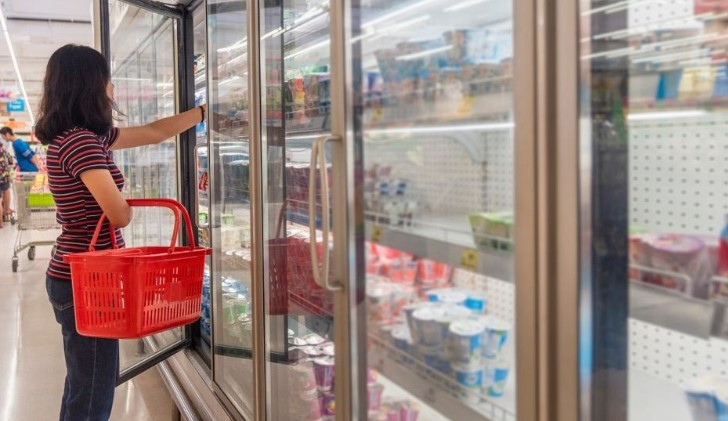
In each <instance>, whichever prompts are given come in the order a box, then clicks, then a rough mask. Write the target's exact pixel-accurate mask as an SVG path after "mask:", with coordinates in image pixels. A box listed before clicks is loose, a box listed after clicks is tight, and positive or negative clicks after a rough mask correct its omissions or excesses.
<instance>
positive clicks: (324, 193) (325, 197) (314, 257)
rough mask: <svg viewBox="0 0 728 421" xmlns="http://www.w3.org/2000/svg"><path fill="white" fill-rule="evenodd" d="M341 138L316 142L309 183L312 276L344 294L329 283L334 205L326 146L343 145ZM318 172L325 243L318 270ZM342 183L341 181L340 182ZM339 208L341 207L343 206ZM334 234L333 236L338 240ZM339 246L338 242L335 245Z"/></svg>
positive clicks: (313, 149) (312, 151) (322, 286)
mask: <svg viewBox="0 0 728 421" xmlns="http://www.w3.org/2000/svg"><path fill="white" fill-rule="evenodd" d="M341 140H342V139H341V138H340V137H338V136H334V135H325V136H321V137H319V138H318V139H316V140H315V141H314V142H313V146H312V147H311V165H310V168H309V182H308V229H309V239H310V244H309V247H310V251H311V266H312V267H313V277H314V280H315V281H316V283H317V284H318V285H319V286H320V287H321V288H323V289H326V290H329V291H332V292H333V291H342V290H343V289H344V288H343V286H341V285H335V284H333V283H332V282H330V276H329V273H330V259H329V254H330V253H329V252H330V241H329V237H330V236H331V221H330V219H331V206H330V191H329V176H328V172H327V169H326V164H327V163H326V143H328V142H341ZM316 170H318V177H319V178H318V179H319V181H320V183H321V231H322V236H323V241H322V243H323V244H322V245H323V247H322V252H321V254H322V256H321V260H322V262H321V263H322V264H321V267H319V259H318V253H317V250H316V233H317V230H316V215H317V212H316V181H317V178H316V172H317V171H316ZM339 182H341V181H339ZM339 206H342V205H341V204H340V205H339ZM335 234H336V233H334V237H336V235H335ZM334 247H336V243H334Z"/></svg>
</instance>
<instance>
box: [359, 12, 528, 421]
mask: <svg viewBox="0 0 728 421" xmlns="http://www.w3.org/2000/svg"><path fill="white" fill-rule="evenodd" d="M486 4H487V5H486ZM486 7H487V13H486V12H485V8H486ZM358 14H359V16H360V17H361V30H360V32H358V33H355V34H354V38H353V42H354V43H355V44H356V47H357V48H360V51H361V61H360V62H357V64H360V66H361V67H360V68H359V69H357V70H359V71H360V72H361V81H362V82H361V87H360V89H361V94H362V97H363V98H364V111H363V140H364V171H365V174H364V183H363V189H364V204H365V214H366V220H367V233H368V238H367V240H368V241H367V244H366V251H367V256H366V305H367V317H368V319H367V325H368V328H367V333H368V340H369V346H368V357H367V358H368V362H369V380H368V384H367V385H366V387H367V392H368V393H367V396H368V410H369V414H370V419H372V420H380V419H386V420H391V419H394V420H409V419H413V418H412V417H415V416H417V417H418V418H419V419H426V420H445V419H452V420H466V419H467V420H486V419H488V420H490V419H497V420H515V417H516V415H515V401H516V396H515V390H516V386H515V370H516V366H515V333H514V331H513V328H514V326H515V321H514V317H515V311H514V307H515V303H514V295H513V292H514V286H513V258H512V252H513V246H514V245H513V228H514V219H513V172H514V167H513V132H512V129H513V92H512V88H513V68H512V63H513V41H512V40H513V9H512V4H511V2H510V1H490V2H486V1H462V2H452V1H450V2H448V1H443V0H427V1H402V0H399V1H382V0H374V1H371V2H366V5H364V6H362V7H361V10H359V11H358Z"/></svg>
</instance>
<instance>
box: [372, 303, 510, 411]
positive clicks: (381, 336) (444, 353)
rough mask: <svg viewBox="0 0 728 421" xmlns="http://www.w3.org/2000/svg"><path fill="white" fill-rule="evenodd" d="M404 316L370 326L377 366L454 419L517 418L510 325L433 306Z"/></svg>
mask: <svg viewBox="0 0 728 421" xmlns="http://www.w3.org/2000/svg"><path fill="white" fill-rule="evenodd" d="M404 313H405V315H406V316H405V317H406V319H407V320H409V322H408V323H407V324H400V325H391V324H389V325H387V324H385V325H375V326H373V327H370V331H369V338H370V343H371V345H372V347H371V348H370V351H369V361H370V365H371V366H372V367H373V368H375V369H378V370H379V371H381V372H382V374H383V375H385V376H387V377H388V378H390V379H391V380H392V381H395V382H396V383H398V384H399V385H400V386H401V387H403V388H404V389H406V390H408V391H409V392H410V393H412V394H413V395H415V396H416V397H417V398H420V399H422V400H424V401H426V402H428V403H430V404H431V406H432V407H433V408H434V409H436V410H438V411H440V412H442V413H444V414H447V415H448V416H449V417H451V418H452V419H482V418H483V417H488V418H490V419H509V420H512V419H515V417H514V413H515V384H514V383H515V380H514V376H513V375H512V374H511V371H512V365H511V361H513V360H514V359H513V357H514V353H513V347H512V346H511V345H510V344H509V341H508V338H509V336H512V334H513V333H512V326H511V325H510V324H509V323H507V322H504V321H501V320H498V319H496V318H494V317H492V316H482V315H480V316H478V315H475V314H474V313H473V312H472V310H470V309H467V308H465V307H459V306H452V305H444V306H439V305H438V304H433V303H427V302H425V303H415V304H412V305H410V306H407V307H406V308H405V309H404ZM410 327H411V328H412V329H413V330H411V331H410ZM410 332H415V334H411V333H410ZM445 332H447V333H445Z"/></svg>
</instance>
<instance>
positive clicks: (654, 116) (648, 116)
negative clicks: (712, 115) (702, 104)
mask: <svg viewBox="0 0 728 421" xmlns="http://www.w3.org/2000/svg"><path fill="white" fill-rule="evenodd" d="M705 114H706V113H705V111H703V110H682V111H661V112H660V111H658V112H654V113H630V114H629V115H628V116H627V119H628V120H629V121H650V120H671V119H673V118H690V117H700V116H703V115H705Z"/></svg>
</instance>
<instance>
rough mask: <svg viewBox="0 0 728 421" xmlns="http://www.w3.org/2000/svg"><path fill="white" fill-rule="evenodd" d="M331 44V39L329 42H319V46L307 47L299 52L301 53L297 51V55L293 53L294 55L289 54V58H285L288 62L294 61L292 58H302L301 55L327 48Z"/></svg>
mask: <svg viewBox="0 0 728 421" xmlns="http://www.w3.org/2000/svg"><path fill="white" fill-rule="evenodd" d="M329 44H331V40H330V39H327V40H325V41H321V42H319V43H318V44H314V45H312V46H310V47H306V48H304V49H303V50H299V51H296V52H295V53H292V54H289V55H287V56H286V57H285V60H288V59H292V58H294V57H298V56H300V55H301V54H306V53H308V52H309V51H313V50H316V49H318V48H321V47H325V46H327V45H329Z"/></svg>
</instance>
